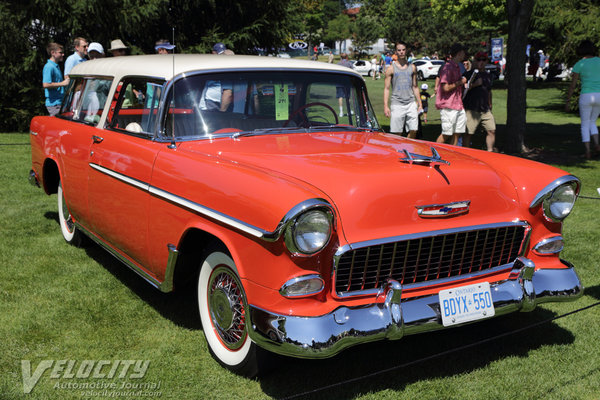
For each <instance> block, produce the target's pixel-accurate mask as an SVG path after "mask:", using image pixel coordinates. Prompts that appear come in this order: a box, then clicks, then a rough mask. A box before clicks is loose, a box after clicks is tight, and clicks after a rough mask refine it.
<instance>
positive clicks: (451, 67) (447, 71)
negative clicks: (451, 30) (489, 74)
mask: <svg viewBox="0 0 600 400" xmlns="http://www.w3.org/2000/svg"><path fill="white" fill-rule="evenodd" d="M466 55H467V53H466V50H465V47H464V46H463V45H462V44H459V43H455V44H453V45H452V47H451V48H450V59H449V60H448V62H447V63H446V64H444V65H443V66H442V68H440V71H439V74H438V76H439V78H440V79H439V87H438V88H437V90H436V100H435V107H436V108H437V109H438V110H440V119H441V120H442V133H441V134H440V136H438V138H437V142H438V143H444V142H449V143H450V144H452V145H456V144H457V143H458V138H459V136H460V135H462V134H463V133H465V130H466V125H467V116H466V113H465V109H464V107H463V102H462V93H463V89H464V86H465V83H467V80H466V78H464V77H463V76H462V74H461V72H460V66H459V65H460V64H462V62H463V61H464V60H465V58H466Z"/></svg>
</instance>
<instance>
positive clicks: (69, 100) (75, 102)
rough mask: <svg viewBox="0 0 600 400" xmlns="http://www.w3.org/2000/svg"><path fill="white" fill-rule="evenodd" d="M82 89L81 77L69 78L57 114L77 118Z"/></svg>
mask: <svg viewBox="0 0 600 400" xmlns="http://www.w3.org/2000/svg"><path fill="white" fill-rule="evenodd" d="M82 89H83V78H74V79H71V82H70V83H69V87H68V88H67V93H66V94H65V98H64V99H63V102H62V107H61V109H60V113H59V115H60V116H61V117H63V118H67V119H73V120H78V119H79V111H78V110H79V100H80V99H81V90H82Z"/></svg>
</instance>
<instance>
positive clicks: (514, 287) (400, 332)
mask: <svg viewBox="0 0 600 400" xmlns="http://www.w3.org/2000/svg"><path fill="white" fill-rule="evenodd" d="M561 261H562V260H561ZM562 262H563V263H564V264H565V265H566V266H567V268H564V269H540V270H537V271H536V270H535V265H534V263H533V262H532V261H531V260H529V259H527V258H525V257H519V258H518V259H517V260H515V262H513V263H512V270H511V273H510V276H509V278H508V279H507V280H505V281H501V282H497V283H493V284H491V285H490V289H491V292H492V300H493V302H494V308H495V315H496V316H499V315H504V314H509V313H512V312H515V311H532V310H533V309H534V308H535V307H536V306H537V305H538V304H541V303H546V302H558V301H569V300H575V299H578V298H579V297H581V296H582V294H583V286H582V284H581V281H580V280H579V277H578V276H577V273H576V272H575V269H574V268H573V266H572V265H571V264H569V263H568V262H566V261H562ZM401 294H402V286H401V285H400V283H398V282H397V281H395V280H389V281H388V282H387V285H386V287H385V290H384V291H383V293H382V295H381V296H383V297H384V301H383V302H380V303H374V304H368V305H364V306H360V307H339V308H337V309H336V310H335V311H333V312H331V313H329V314H325V315H321V316H317V317H297V316H293V315H291V316H290V315H278V314H273V313H271V312H268V311H265V310H263V309H260V308H258V307H254V306H252V305H250V320H251V324H250V330H249V333H250V337H251V338H252V340H253V341H254V342H256V344H257V345H259V346H261V347H263V348H265V349H267V350H269V351H272V352H274V353H279V354H284V355H288V356H292V357H300V358H326V357H331V356H333V355H335V354H337V353H339V352H340V351H342V350H344V349H346V348H348V347H350V346H354V345H357V344H361V343H366V342H372V341H376V340H382V339H392V340H396V339H400V338H402V337H403V336H405V335H412V334H415V333H422V332H428V331H434V330H438V329H444V326H443V325H442V318H441V315H440V307H439V299H438V295H437V294H435V295H430V296H424V297H419V298H414V299H407V300H404V301H402V300H401Z"/></svg>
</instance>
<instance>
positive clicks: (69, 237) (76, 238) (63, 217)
mask: <svg viewBox="0 0 600 400" xmlns="http://www.w3.org/2000/svg"><path fill="white" fill-rule="evenodd" d="M57 195H58V222H59V224H60V230H61V232H62V235H63V238H64V239H65V241H66V242H67V243H69V244H72V245H73V246H77V247H79V246H81V244H82V239H83V236H82V235H83V234H82V233H81V231H80V230H79V229H77V227H76V226H75V224H74V222H73V218H72V217H71V213H70V212H69V208H68V206H67V202H66V201H65V195H64V192H63V189H62V182H60V181H59V182H58V193H57Z"/></svg>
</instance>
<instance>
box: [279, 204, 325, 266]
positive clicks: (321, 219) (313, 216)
mask: <svg viewBox="0 0 600 400" xmlns="http://www.w3.org/2000/svg"><path fill="white" fill-rule="evenodd" d="M331 221H332V216H331V213H329V212H327V211H323V210H320V209H314V210H309V211H307V212H305V213H303V214H300V216H298V217H297V218H296V220H295V221H294V222H293V223H291V224H290V225H289V227H288V229H287V230H286V233H285V239H286V240H285V242H286V246H287V247H288V249H289V250H290V251H291V252H292V253H301V254H307V255H309V254H314V253H317V252H319V251H320V250H322V249H323V248H324V247H325V246H327V243H329V239H330V238H331V231H332V229H331V223H332V222H331Z"/></svg>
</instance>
